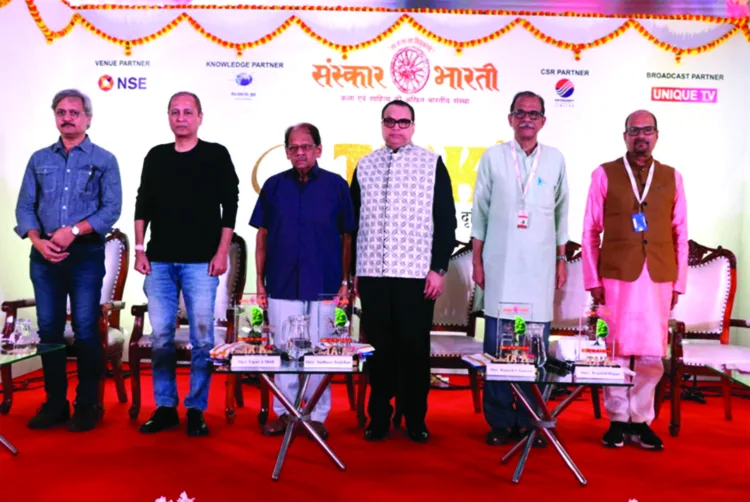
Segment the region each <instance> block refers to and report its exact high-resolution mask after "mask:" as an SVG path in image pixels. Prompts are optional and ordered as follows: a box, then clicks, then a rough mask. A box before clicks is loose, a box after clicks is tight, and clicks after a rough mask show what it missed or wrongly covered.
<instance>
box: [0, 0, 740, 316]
mask: <svg viewBox="0 0 750 502" xmlns="http://www.w3.org/2000/svg"><path fill="white" fill-rule="evenodd" d="M2 3H3V2H0V4H2ZM52 4H56V6H54V7H49V6H48V7H45V8H42V7H40V8H39V9H38V10H36V11H32V15H30V11H29V9H28V7H27V4H26V3H25V2H21V1H14V2H11V3H10V4H9V5H7V6H6V7H3V8H0V47H2V49H0V65H1V66H2V68H3V69H4V71H3V74H4V75H5V76H6V78H3V79H2V84H1V85H2V89H3V93H2V95H3V97H4V99H3V111H4V120H3V121H1V122H0V232H2V235H3V236H4V238H3V243H4V245H3V247H2V250H1V251H0V254H1V255H2V259H1V260H0V300H7V299H11V298H19V297H24V296H30V295H31V292H32V289H31V284H30V281H29V279H28V251H29V244H28V242H27V241H21V240H20V239H18V238H17V237H15V236H14V234H13V226H14V225H15V217H14V206H15V200H16V197H17V194H18V189H19V187H20V184H21V178H22V176H23V171H24V167H25V165H26V163H27V161H28V158H29V156H30V155H31V153H32V152H33V151H35V150H36V149H39V148H41V147H43V146H45V145H49V144H51V143H53V142H54V141H55V140H56V139H57V131H56V130H55V128H54V118H53V114H52V112H51V110H50V104H51V100H52V97H53V95H54V94H55V92H56V91H58V90H60V89H64V88H70V87H73V88H78V89H80V90H82V91H84V92H86V93H87V94H89V95H90V96H91V98H92V101H93V107H94V119H93V122H92V127H91V130H90V136H91V139H92V140H93V141H94V142H95V143H97V144H99V145H101V146H102V147H104V148H106V149H108V150H110V151H112V152H113V153H114V154H115V155H116V156H117V158H118V160H119V163H120V168H121V174H122V180H123V194H124V202H123V213H122V217H121V219H120V221H119V223H118V225H117V226H118V227H119V228H120V229H122V230H123V231H124V232H126V233H127V234H129V235H130V236H132V222H133V212H134V202H135V195H136V190H137V188H138V184H139V176H140V171H141V166H142V162H143V157H144V156H145V154H146V153H147V152H148V150H149V149H150V148H151V147H153V146H154V145H156V144H159V143H166V142H170V141H171V140H172V136H171V132H170V130H169V127H168V123H167V114H166V110H167V101H168V99H169V97H170V96H171V95H172V94H173V93H174V92H176V91H180V90H189V91H192V92H195V93H196V94H198V96H200V98H201V100H202V102H203V108H204V122H203V126H202V129H201V131H200V135H201V137H202V138H203V139H205V140H208V141H216V142H219V143H222V144H224V145H225V146H226V147H227V148H228V149H229V151H230V153H231V155H232V158H233V160H234V163H235V166H236V169H237V173H238V175H239V177H240V182H241V184H240V207H239V213H238V218H237V233H239V234H240V235H242V236H243V237H244V238H245V239H246V240H247V242H248V246H249V249H250V251H251V252H250V256H251V257H252V248H253V244H254V231H253V230H252V229H251V228H250V227H249V226H248V220H249V217H250V213H251V211H252V208H253V206H254V204H255V201H256V200H257V194H258V191H259V189H260V186H262V184H263V182H264V181H265V180H266V179H268V177H270V176H272V175H273V174H275V173H278V172H280V171H281V170H284V169H287V168H289V167H290V165H289V162H288V161H287V160H286V158H285V155H284V151H283V148H281V147H282V143H283V133H284V130H285V128H286V127H288V126H289V125H292V124H295V123H298V122H301V121H307V122H312V123H313V124H315V125H317V126H318V127H319V128H320V131H321V134H322V140H323V156H322V158H321V160H320V165H321V167H323V168H325V169H329V170H331V171H334V172H337V173H339V174H340V175H342V176H344V177H346V178H347V179H350V177H351V173H352V171H353V169H354V167H355V166H356V163H357V160H358V159H359V158H360V157H361V156H362V155H365V154H367V153H369V152H370V151H372V150H373V149H375V148H378V147H379V146H380V145H381V144H382V138H381V137H380V123H379V120H380V112H381V108H382V107H383V105H384V104H385V103H386V102H387V101H388V100H391V99H395V98H401V99H404V100H406V101H408V102H410V103H411V104H412V105H413V106H414V108H415V110H416V134H415V137H414V140H415V142H416V143H418V144H420V145H422V146H425V147H428V148H430V149H432V150H433V151H435V152H436V153H438V154H440V155H442V156H443V159H444V161H445V163H446V165H447V167H448V169H449V172H450V174H451V178H452V182H453V191H454V198H455V201H456V210H457V217H458V221H459V231H458V235H457V236H458V238H459V240H462V241H466V240H468V239H469V235H470V225H471V202H472V192H473V184H474V179H475V176H476V166H477V163H478V161H479V158H480V156H481V155H482V153H483V152H484V150H485V149H486V148H487V147H489V146H491V145H493V144H496V143H499V142H503V141H508V140H510V139H511V137H512V131H511V129H510V127H509V126H508V119H507V115H508V112H509V107H510V102H511V99H512V97H513V95H514V94H515V93H516V92H518V91H522V90H531V91H534V92H536V93H539V94H541V95H542V96H543V97H544V99H545V105H546V110H547V117H548V119H547V124H546V126H545V128H544V129H543V130H542V132H541V134H540V140H541V141H542V142H543V143H546V144H549V145H552V146H555V147H557V148H559V149H560V150H561V151H562V152H563V154H564V156H565V159H566V162H567V169H568V177H569V184H570V195H571V204H570V225H569V226H570V235H571V239H573V240H575V241H577V242H580V239H581V231H582V221H583V210H584V206H585V200H586V193H587V190H588V185H589V180H590V175H591V172H592V171H593V170H594V169H595V168H596V167H597V166H598V165H599V164H601V163H602V162H606V161H610V160H613V159H615V158H617V157H619V156H621V155H622V154H623V153H624V143H623V139H622V132H623V129H624V121H625V117H626V116H627V115H628V114H629V113H630V112H632V111H634V110H636V109H641V108H646V109H648V110H650V111H652V112H653V113H654V114H655V115H656V117H657V118H658V124H659V130H660V140H659V144H658V146H657V148H656V151H655V156H656V158H657V159H659V160H661V161H662V162H665V163H667V164H670V165H673V166H675V167H676V168H677V169H679V170H680V171H681V172H682V174H683V176H684V179H685V187H686V191H687V198H688V207H689V233H690V234H689V235H690V238H692V239H694V240H696V241H698V242H700V243H702V244H706V245H709V246H712V247H713V246H717V245H723V246H724V247H726V248H729V249H731V250H733V251H735V253H736V254H738V256H739V258H740V260H739V261H740V264H742V263H743V258H744V256H745V255H748V258H750V249H749V250H745V249H743V248H742V244H743V243H742V239H741V232H739V230H740V228H741V225H742V219H743V215H744V214H745V213H746V212H747V211H746V210H745V207H750V204H747V203H746V202H745V201H746V199H747V197H749V196H750V193H748V194H746V192H748V185H747V174H745V173H746V172H747V167H748V166H747V165H746V163H747V159H748V158H749V156H750V150H748V146H747V145H748V136H747V134H748V132H747V131H748V130H749V129H750V123H749V122H748V118H747V110H748V105H749V104H750V101H749V98H750V96H749V95H748V92H749V91H748V86H747V82H748V79H749V78H750V66H748V65H747V64H746V62H747V61H750V45H748V40H746V38H745V37H744V36H743V35H742V34H741V33H739V32H738V30H739V28H737V27H736V26H735V25H733V24H716V23H713V24H712V23H700V22H695V21H663V20H662V21H659V20H652V21H648V20H642V21H641V22H642V26H647V25H648V26H649V29H650V30H652V31H651V32H652V33H656V32H657V31H658V33H660V36H661V37H667V36H671V37H672V38H671V39H670V40H671V43H673V44H674V45H677V46H679V47H694V46H697V45H700V44H705V43H708V42H706V40H709V41H710V40H715V39H717V38H720V37H722V36H723V35H726V34H728V33H730V32H731V34H732V36H728V37H727V40H726V41H725V43H723V44H721V45H719V46H718V47H716V48H715V49H713V50H711V51H710V52H705V53H703V54H699V55H685V56H684V57H682V61H681V62H680V63H679V64H678V63H677V62H676V61H675V54H674V53H673V52H668V51H665V50H663V49H662V48H660V47H658V46H657V45H655V44H654V43H652V42H651V41H649V39H648V37H647V36H644V35H643V34H642V33H640V32H639V31H638V29H635V28H633V27H632V26H630V27H628V28H627V29H625V30H624V31H623V32H622V33H621V34H619V36H617V37H615V38H614V39H613V40H611V41H610V40H606V42H607V43H603V42H602V44H599V45H600V46H597V47H592V48H590V49H588V50H585V51H583V52H582V54H581V58H580V60H576V59H575V58H574V57H573V52H572V50H571V49H570V48H568V49H567V50H563V49H561V48H558V47H556V46H555V45H552V44H549V43H543V41H540V40H539V39H538V38H539V36H538V33H537V36H535V34H534V31H533V30H530V29H528V28H526V29H525V28H523V26H520V24H519V26H516V27H515V28H514V29H510V30H508V31H507V32H503V33H502V36H493V37H492V38H493V39H492V40H488V41H482V43H481V44H476V46H473V47H472V46H465V47H464V48H463V50H462V51H460V52H459V51H457V50H456V48H455V46H451V45H449V44H446V43H444V42H441V41H440V40H439V39H438V38H436V36H434V35H430V34H427V32H426V31H425V30H424V29H420V28H419V27H418V26H416V25H415V24H414V23H409V22H403V23H401V24H400V25H399V26H398V27H396V28H394V29H389V27H390V26H391V25H392V24H393V23H394V22H395V21H396V20H398V19H399V17H400V14H397V13H363V12H360V13H352V12H348V13H336V12H304V13H300V16H303V15H304V16H306V17H305V23H306V24H305V26H308V27H309V26H313V25H314V26H315V31H316V33H325V34H326V36H325V37H324V38H326V39H327V40H333V41H334V42H335V41H336V39H337V37H339V38H338V40H339V42H338V43H341V44H355V43H361V42H362V41H366V40H369V39H371V38H373V37H376V36H378V34H381V33H383V32H384V31H386V30H390V31H386V34H385V35H384V36H383V37H381V40H380V41H379V42H373V43H370V44H368V46H367V47H363V48H359V49H358V50H354V51H350V52H348V54H347V56H346V58H344V57H343V56H342V52H341V51H340V50H336V48H335V47H330V46H329V45H330V44H329V43H323V42H321V41H318V40H316V39H315V37H312V36H310V35H309V34H308V33H306V32H305V30H304V29H300V26H299V25H297V24H294V25H290V26H288V28H287V29H285V30H284V31H283V33H280V34H279V35H278V36H276V37H275V38H273V39H272V40H270V41H267V43H263V44H260V45H258V46H256V47H252V48H249V47H247V48H244V49H243V50H241V51H240V52H241V56H238V54H237V52H238V51H237V50H234V49H232V48H231V47H230V48H226V47H224V46H222V44H221V43H215V42H214V43H212V42H211V41H210V40H207V39H206V36H208V35H205V33H206V32H210V33H220V32H221V33H224V34H226V35H227V38H228V39H229V40H231V41H232V42H233V43H234V42H237V43H241V42H243V41H245V40H247V39H252V40H254V39H257V38H259V37H262V36H263V35H264V34H267V33H270V32H272V31H273V30H275V29H276V27H277V26H280V25H282V23H285V22H289V23H292V22H290V21H288V18H289V16H290V15H291V14H292V13H290V12H279V11H266V12H233V11H220V10H214V11H205V12H199V13H196V12H192V11H191V12H188V14H190V16H193V18H194V19H198V18H200V19H201V22H200V27H201V28H200V29H198V27H197V25H196V24H191V22H188V21H185V22H180V23H179V24H178V25H177V26H176V27H174V29H171V31H169V33H167V34H166V35H165V36H162V37H158V39H156V40H153V41H148V42H149V43H143V44H134V45H132V46H131V52H130V55H126V54H125V51H124V48H123V45H122V44H118V43H112V41H108V40H106V39H105V38H103V37H102V36H99V35H97V34H96V33H94V32H92V30H90V29H85V28H84V27H83V25H80V24H81V23H80V22H77V23H78V24H77V25H76V26H75V27H74V28H72V31H70V32H69V33H66V34H65V35H64V36H59V37H51V36H50V33H52V32H53V31H56V30H63V29H64V28H65V26H67V25H68V23H69V21H70V19H71V16H72V15H73V11H71V9H70V8H69V7H67V6H64V5H63V7H60V6H59V4H57V2H50V3H49V5H52ZM44 5H47V4H46V3H45V4H44ZM35 13H36V14H35ZM80 14H81V15H83V16H84V17H85V18H86V19H88V21H87V22H90V23H94V24H100V25H102V26H103V25H104V24H106V26H107V30H104V31H106V32H107V33H110V34H111V36H113V37H120V38H125V39H128V40H134V39H136V38H138V37H143V36H147V35H149V34H151V33H153V32H154V31H155V30H159V29H161V28H162V27H163V26H164V25H165V24H166V23H169V22H170V21H171V20H173V19H175V18H177V17H179V16H180V15H182V12H181V11H179V10H171V11H126V12H122V13H120V11H92V12H88V11H80ZM249 14H252V16H250V15H249ZM117 15H119V16H120V17H119V18H118V17H117ZM261 16H265V17H263V18H262V19H261ZM419 16H420V15H416V14H415V15H414V19H417V18H419V22H420V26H429V30H430V32H431V33H434V32H437V31H439V32H440V34H441V35H440V36H442V37H449V38H450V39H451V40H459V41H470V40H473V39H476V38H477V37H484V36H487V34H491V33H493V32H496V31H497V30H498V29H500V28H502V26H505V25H507V24H508V23H509V22H511V21H513V20H514V19H516V18H515V17H513V16H509V17H507V18H505V19H502V16H468V15H457V16H446V15H443V16H442V17H436V16H432V17H430V16H429V15H428V14H424V15H421V17H419ZM34 17H36V22H35V19H34ZM40 19H42V20H43V21H44V23H45V26H48V28H44V29H41V30H40V27H39V26H38V24H39V22H40V21H39V20H40ZM123 19H126V20H127V22H125V21H123ZM238 19H239V20H240V21H242V22H239V21H238ZM528 20H529V22H531V23H532V24H533V25H534V26H536V28H535V29H537V30H539V31H542V32H550V33H551V32H554V34H555V38H557V39H558V40H569V41H571V42H572V43H574V44H580V43H585V42H588V41H591V40H595V39H597V38H599V37H603V36H605V35H606V34H608V33H611V32H612V31H613V30H615V29H617V28H618V27H620V26H622V25H623V23H624V22H625V21H626V20H625V19H578V18H528ZM524 22H527V21H524ZM517 23H520V21H519V22H517ZM649 23H650V24H649ZM79 25H80V26H79ZM542 28H544V29H542ZM102 29H103V28H102ZM45 30H47V31H45ZM201 30H203V31H201ZM732 30H734V31H732ZM201 33H203V35H202V34H201ZM248 34H249V35H248ZM45 37H46V38H54V42H53V43H51V44H47V43H45ZM679 44H682V45H679ZM691 44H692V45H691ZM8 76H10V78H8ZM164 189H165V190H169V187H164ZM747 200H750V199H747ZM131 238H132V237H131ZM248 265H249V267H248V290H252V289H253V286H254V277H255V274H254V263H253V260H252V258H250V260H249V263H248ZM742 278H743V274H742V273H741V274H740V279H741V281H742ZM747 279H750V277H748V278H747ZM741 291H742V288H741ZM740 298H743V296H742V295H741V296H740ZM144 299H145V297H144V295H143V293H142V278H141V276H139V275H138V274H137V273H135V272H134V271H131V272H130V274H129V277H128V280H127V283H126V295H125V301H127V303H128V305H132V304H133V303H137V302H140V301H142V300H144ZM743 313H746V314H747V313H750V312H743ZM129 319H130V316H129V315H125V316H124V322H125V324H126V325H129V323H130V320H129Z"/></svg>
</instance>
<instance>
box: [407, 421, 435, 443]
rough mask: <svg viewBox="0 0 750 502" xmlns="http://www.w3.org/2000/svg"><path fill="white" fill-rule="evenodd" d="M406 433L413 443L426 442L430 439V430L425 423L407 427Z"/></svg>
mask: <svg viewBox="0 0 750 502" xmlns="http://www.w3.org/2000/svg"><path fill="white" fill-rule="evenodd" d="M406 435H407V436H409V439H411V440H412V441H414V442H415V443H426V442H427V441H429V440H430V431H428V430H427V426H426V425H420V426H419V427H407V429H406Z"/></svg>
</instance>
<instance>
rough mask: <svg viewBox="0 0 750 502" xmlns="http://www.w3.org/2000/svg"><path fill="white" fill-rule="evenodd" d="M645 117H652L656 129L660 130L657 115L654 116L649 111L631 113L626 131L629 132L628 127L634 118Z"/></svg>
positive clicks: (627, 119)
mask: <svg viewBox="0 0 750 502" xmlns="http://www.w3.org/2000/svg"><path fill="white" fill-rule="evenodd" d="M643 116H647V117H651V119H652V120H653V121H654V128H655V129H658V127H657V124H656V115H654V114H653V113H651V112H650V111H648V110H637V111H634V112H633V113H631V114H630V115H628V118H626V119H625V130H626V131H627V130H628V127H630V119H632V118H633V117H643Z"/></svg>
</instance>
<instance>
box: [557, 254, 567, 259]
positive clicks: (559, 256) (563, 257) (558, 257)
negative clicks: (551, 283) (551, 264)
mask: <svg viewBox="0 0 750 502" xmlns="http://www.w3.org/2000/svg"><path fill="white" fill-rule="evenodd" d="M557 259H558V260H560V261H568V259H567V258H566V257H565V256H564V255H561V254H559V255H557Z"/></svg>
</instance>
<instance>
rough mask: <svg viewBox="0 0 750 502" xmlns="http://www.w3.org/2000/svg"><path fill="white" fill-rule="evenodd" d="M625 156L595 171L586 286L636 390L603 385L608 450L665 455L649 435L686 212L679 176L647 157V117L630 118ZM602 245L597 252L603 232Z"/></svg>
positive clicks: (650, 139)
mask: <svg viewBox="0 0 750 502" xmlns="http://www.w3.org/2000/svg"><path fill="white" fill-rule="evenodd" d="M623 137H624V139H625V144H626V145H627V149H628V151H627V153H626V154H625V156H624V157H622V158H620V159H617V160H615V161H613V162H608V163H606V164H603V165H602V166H600V167H598V168H597V169H596V170H595V171H594V173H593V175H592V179H591V187H590V188H589V195H588V201H587V203H586V214H585V218H584V227H583V264H584V269H583V272H584V285H585V288H586V289H587V290H588V291H590V292H591V295H592V296H593V298H594V301H595V302H596V303H598V304H599V305H602V306H604V308H603V309H601V310H602V318H604V319H605V320H606V321H607V322H608V323H609V328H610V338H611V340H610V341H609V342H608V344H611V346H612V347H613V350H614V357H615V361H616V362H617V363H618V364H620V365H621V366H623V367H627V368H630V369H631V370H633V371H634V372H635V377H634V380H633V387H632V388H627V387H605V388H604V405H605V408H606V409H607V414H608V415H609V419H610V422H611V423H610V427H609V430H608V431H607V432H606V433H605V434H604V438H603V439H602V443H603V444H604V445H605V446H608V447H612V448H619V447H621V446H623V444H624V443H625V439H626V438H627V439H629V440H630V441H631V442H633V443H635V444H638V445H640V446H641V447H642V448H646V449H650V450H662V449H663V443H662V441H661V439H659V437H658V436H657V435H656V434H655V433H654V431H652V430H651V428H650V427H649V424H650V423H651V421H652V420H653V419H654V392H655V390H656V385H657V384H658V383H659V380H660V379H661V377H662V374H663V372H664V367H663V364H662V358H663V357H664V356H665V354H666V346H667V330H668V322H669V316H670V312H671V310H672V309H673V308H674V306H675V305H676V304H677V299H678V298H679V295H680V294H683V293H685V283H686V280H687V258H688V243H687V209H686V203H685V192H684V189H683V185H682V177H681V176H680V174H679V173H678V172H677V171H676V170H675V169H674V168H673V167H669V166H667V165H664V164H662V163H660V162H658V161H655V160H654V159H653V157H652V155H651V153H652V152H653V149H654V146H656V141H657V140H658V139H659V130H658V128H657V124H656V117H655V116H654V115H653V114H652V113H650V112H648V111H637V112H634V113H632V114H630V116H628V118H627V120H626V121H625V133H624V134H623ZM602 232H604V239H603V242H601V248H600V247H599V246H600V234H601V233H602Z"/></svg>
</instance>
